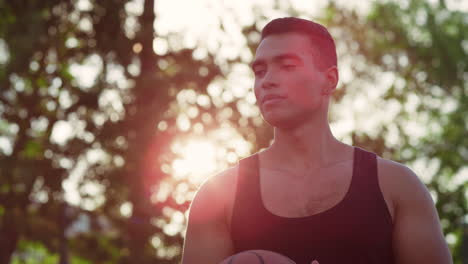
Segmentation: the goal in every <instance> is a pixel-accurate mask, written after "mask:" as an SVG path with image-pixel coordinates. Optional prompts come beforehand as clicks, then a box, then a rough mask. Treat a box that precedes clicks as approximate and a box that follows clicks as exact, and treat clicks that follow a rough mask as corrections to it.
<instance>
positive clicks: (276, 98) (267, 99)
mask: <svg viewBox="0 0 468 264" xmlns="http://www.w3.org/2000/svg"><path fill="white" fill-rule="evenodd" d="M285 98H286V96H282V95H276V94H269V95H266V96H265V97H264V98H263V100H262V104H265V103H269V102H271V103H273V102H279V101H282V100H283V99H285Z"/></svg>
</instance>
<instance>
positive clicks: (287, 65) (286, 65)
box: [281, 64, 296, 70]
mask: <svg viewBox="0 0 468 264" xmlns="http://www.w3.org/2000/svg"><path fill="white" fill-rule="evenodd" d="M281 67H282V68H283V69H286V70H294V69H295V68H296V65H293V64H285V65H283V66H281Z"/></svg>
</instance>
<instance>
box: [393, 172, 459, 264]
mask: <svg viewBox="0 0 468 264" xmlns="http://www.w3.org/2000/svg"><path fill="white" fill-rule="evenodd" d="M392 172H393V173H392V174H393V176H394V178H395V182H394V183H395V187H397V189H398V192H397V197H396V214H395V223H394V233H393V237H394V238H393V248H394V253H395V258H396V259H395V260H396V262H395V263H397V264H414V263H425V264H450V263H452V257H451V255H450V251H449V248H448V246H447V244H446V242H445V239H444V235H443V233H442V229H441V226H440V222H439V216H438V214H437V210H436V208H435V206H434V203H433V201H432V198H431V195H430V193H429V191H428V190H427V188H426V186H424V184H423V183H422V182H421V181H420V180H419V178H418V177H417V176H416V175H415V174H414V173H413V172H412V171H411V170H410V169H408V168H407V167H404V166H402V165H400V164H398V165H395V166H394V168H393V169H392Z"/></svg>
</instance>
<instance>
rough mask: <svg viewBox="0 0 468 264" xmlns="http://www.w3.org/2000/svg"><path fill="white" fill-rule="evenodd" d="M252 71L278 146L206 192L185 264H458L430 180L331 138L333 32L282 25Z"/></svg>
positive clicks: (270, 30)
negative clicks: (280, 263)
mask: <svg viewBox="0 0 468 264" xmlns="http://www.w3.org/2000/svg"><path fill="white" fill-rule="evenodd" d="M252 70H253V72H254V73H255V85H254V91H255V95H256V98H257V102H258V106H259V107H260V110H261V113H262V116H263V118H264V119H265V121H266V122H268V123H269V124H271V125H272V126H273V127H274V142H273V143H272V145H271V146H270V147H269V148H267V149H266V150H264V151H262V152H259V153H256V154H254V155H252V156H250V157H248V158H246V159H243V160H241V161H240V162H239V164H238V165H237V166H235V167H233V168H231V169H228V170H227V171H224V172H222V173H220V174H219V175H216V176H214V177H211V178H210V179H209V180H207V181H206V182H205V183H204V184H203V185H202V187H201V188H200V190H199V191H198V193H197V195H196V197H195V199H194V200H193V202H192V205H191V208H190V214H189V222H188V227H187V235H186V240H185V244H184V252H183V260H182V262H183V264H199V263H207V264H211V263H212V264H216V263H220V262H221V261H223V260H227V259H230V258H229V256H232V255H234V254H238V253H241V252H246V251H248V250H255V249H260V250H267V251H273V252H276V253H279V254H282V255H283V256H286V257H288V258H290V259H292V260H293V261H295V262H296V263H298V264H303V263H304V264H305V263H307V264H309V263H311V262H312V261H314V260H317V261H318V262H319V263H320V264H344V263H363V264H364V263H365V264H367V263H380V264H384V263H397V264H417V263H425V264H446V263H452V261H451V255H450V252H449V249H448V247H447V244H446V243H445V240H444V236H443V234H442V231H441V227H440V223H439V217H438V215H437V211H436V210H435V207H434V204H433V201H432V199H431V196H430V194H429V192H428V190H427V189H426V187H425V186H424V184H423V183H422V182H421V181H420V180H419V178H418V177H417V176H416V175H415V174H414V173H413V172H412V171H411V170H410V169H408V168H407V167H405V166H404V165H402V164H399V163H396V162H393V161H390V160H386V159H383V158H381V157H378V156H377V155H375V154H374V153H372V152H369V151H366V150H364V149H362V148H359V147H353V146H349V145H347V144H344V143H342V142H340V141H338V140H337V139H335V137H334V136H333V134H332V133H331V130H330V126H329V123H328V105H329V100H330V96H331V94H332V93H333V92H334V91H335V88H336V85H337V82H338V70H337V59H336V51H335V44H334V41H333V39H332V37H331V36H330V34H329V33H328V31H327V30H326V29H325V28H324V27H323V26H321V25H319V24H317V23H314V22H312V21H308V20H303V19H298V18H280V19H275V20H273V21H271V22H270V23H268V24H267V25H266V26H265V28H264V29H263V31H262V37H261V42H260V44H259V46H258V48H257V51H256V55H255V60H254V62H253V63H252ZM234 263H235V262H234ZM315 263H316V262H315Z"/></svg>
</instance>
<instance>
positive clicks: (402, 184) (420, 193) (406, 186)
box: [377, 157, 431, 209]
mask: <svg viewBox="0 0 468 264" xmlns="http://www.w3.org/2000/svg"><path fill="white" fill-rule="evenodd" d="M377 160H378V162H377V163H378V171H379V181H380V182H381V188H382V189H384V190H383V191H384V192H386V193H387V196H388V197H389V199H391V201H392V203H393V206H394V207H395V209H396V208H398V207H399V206H404V205H407V206H411V205H412V204H413V203H412V202H417V201H415V200H426V201H427V200H428V199H429V200H431V197H430V194H429V191H428V189H427V188H426V186H425V185H424V183H423V182H422V181H421V179H420V178H419V177H418V175H416V173H414V172H413V171H412V170H411V169H410V168H409V167H408V166H406V165H404V164H401V163H399V162H396V161H392V160H389V159H384V158H381V157H378V159H377Z"/></svg>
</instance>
